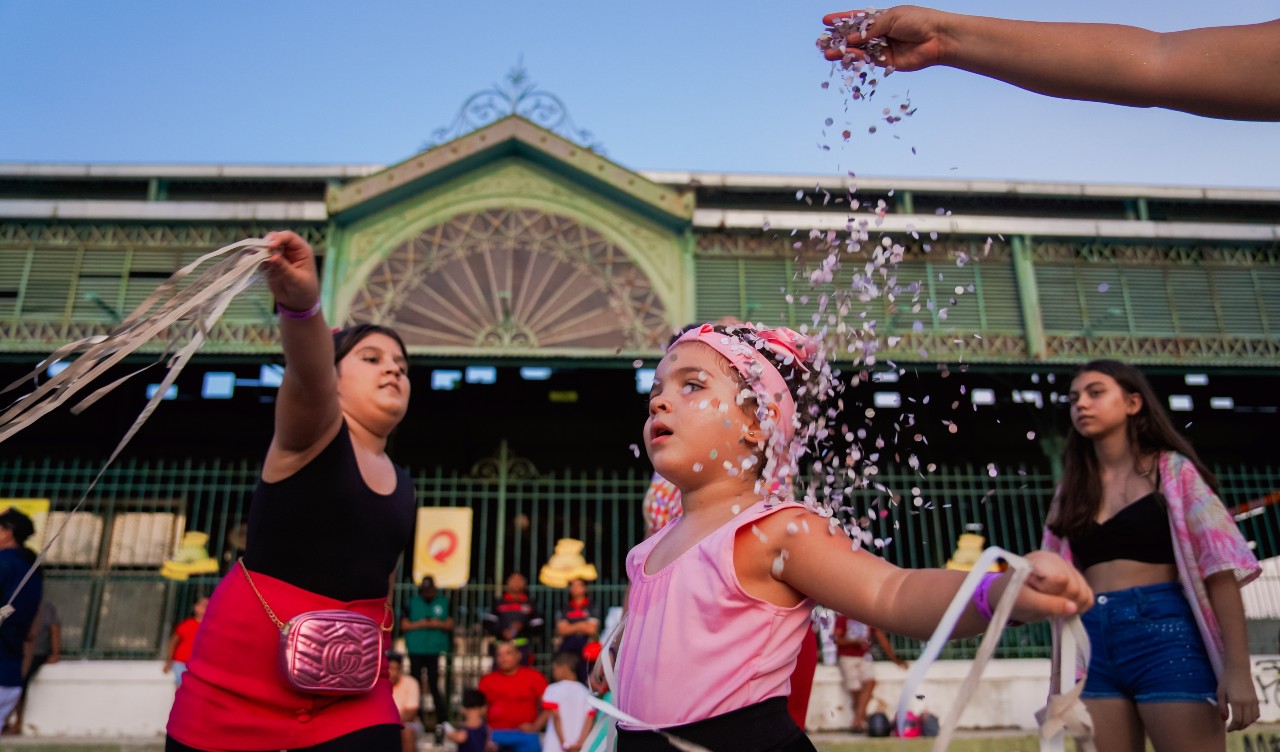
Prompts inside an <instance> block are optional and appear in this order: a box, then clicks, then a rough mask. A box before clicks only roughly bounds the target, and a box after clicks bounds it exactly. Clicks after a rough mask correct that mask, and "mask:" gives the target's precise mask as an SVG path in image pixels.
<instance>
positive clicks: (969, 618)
mask: <svg viewBox="0 0 1280 752" xmlns="http://www.w3.org/2000/svg"><path fill="white" fill-rule="evenodd" d="M806 524H807V527H808V532H805V530H804V528H805V525H806ZM755 527H757V528H758V529H759V531H760V533H761V534H759V535H757V534H754V533H753V531H752V530H751V528H752V526H746V527H745V528H743V529H742V530H740V531H739V532H738V535H737V539H736V544H735V548H734V563H735V565H736V569H737V573H738V578H739V581H740V582H741V583H742V585H743V587H744V589H746V590H747V592H748V593H750V594H752V595H754V596H756V597H758V598H763V599H764V600H767V601H769V602H771V603H776V604H779V605H794V604H795V603H798V602H799V601H800V600H801V599H803V597H804V596H808V597H810V598H812V599H814V600H815V601H817V602H819V603H821V604H823V605H825V606H828V607H830V608H833V609H835V610H836V611H838V612H840V613H842V614H846V615H848V616H851V617H853V618H854V619H857V620H858V621H861V622H864V623H866V624H868V625H871V626H876V627H879V628H881V629H884V630H886V631H889V632H893V633H895V634H901V635H906V636H908V637H915V638H917V639H928V638H929V636H930V635H932V633H933V630H934V629H936V628H937V626H938V623H939V622H940V621H941V620H942V615H943V614H944V613H945V612H946V610H947V607H948V606H949V605H950V602H951V599H952V597H953V596H954V595H955V593H956V592H957V591H958V590H959V589H960V584H961V582H963V580H964V578H965V575H966V573H965V572H959V571H951V570H945V569H900V568H898V567H896V566H894V565H892V564H890V563H888V562H886V561H885V560H883V559H881V558H880V557H878V556H873V555H872V554H869V553H867V552H866V551H862V550H857V551H855V550H853V548H852V545H853V542H852V541H851V540H850V539H849V537H848V536H846V535H845V533H844V531H843V530H840V529H839V528H836V530H835V532H834V533H832V532H828V526H827V521H826V520H825V519H824V518H822V517H819V516H818V515H816V514H814V513H812V512H809V511H808V510H804V509H800V508H797V509H795V510H784V511H781V512H777V513H775V514H772V515H770V516H768V517H766V518H764V519H762V520H760V522H759V523H757V525H756V526H755ZM792 531H794V532H792ZM784 551H785V554H784V553H783V552H784ZM779 558H781V561H782V567H781V570H780V571H777V572H776V574H775V570H776V569H777V568H776V567H775V562H776V561H777V560H778V559H779ZM1026 558H1027V559H1028V560H1029V561H1030V562H1031V564H1032V566H1033V568H1034V572H1033V573H1032V575H1031V576H1030V577H1028V578H1027V581H1026V585H1025V586H1024V587H1023V589H1022V592H1020V593H1019V594H1018V599H1017V602H1016V604H1015V605H1014V609H1013V615H1012V618H1013V619H1015V620H1017V621H1024V622H1026V621H1039V620H1041V619H1045V618H1048V617H1050V616H1071V615H1074V614H1077V613H1082V612H1083V611H1085V610H1087V609H1088V607H1089V605H1090V604H1091V602H1092V599H1093V594H1092V592H1091V591H1090V590H1089V586H1088V584H1087V583H1086V582H1085V580H1084V577H1083V576H1082V575H1081V574H1080V573H1079V572H1078V571H1076V569H1075V568H1074V567H1072V566H1071V565H1069V564H1067V563H1066V562H1065V561H1063V560H1062V558H1061V557H1059V556H1057V555H1056V554H1051V553H1048V552H1045V551H1036V552H1033V553H1030V554H1028V555H1027V556H1026ZM1010 576H1011V575H1010V574H1009V573H1005V574H1003V575H1001V576H1000V578H999V579H997V580H996V581H995V582H994V583H992V586H991V592H990V602H991V603H992V604H993V606H994V604H995V603H996V602H997V601H998V600H999V599H1000V597H1001V596H1002V595H1003V594H1004V589H1005V586H1006V585H1007V584H1008V581H1009V578H1010ZM986 627H987V622H986V620H984V619H983V618H982V617H981V616H980V615H979V614H978V611H977V609H976V608H975V607H974V606H972V605H970V606H969V607H968V608H967V609H966V610H965V612H964V614H963V616H962V617H961V619H960V622H959V624H958V625H957V626H956V630H955V632H954V633H953V635H952V636H953V637H965V636H969V635H975V634H978V633H980V632H982V631H983V630H984V629H986Z"/></svg>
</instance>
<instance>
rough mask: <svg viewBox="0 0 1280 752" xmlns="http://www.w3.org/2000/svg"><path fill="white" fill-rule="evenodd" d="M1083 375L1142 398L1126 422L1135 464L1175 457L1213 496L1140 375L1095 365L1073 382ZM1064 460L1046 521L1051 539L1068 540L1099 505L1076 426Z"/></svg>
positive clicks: (1094, 459)
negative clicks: (1102, 378) (1186, 463)
mask: <svg viewBox="0 0 1280 752" xmlns="http://www.w3.org/2000/svg"><path fill="white" fill-rule="evenodd" d="M1082 373H1100V374H1103V375H1105V376H1110V377H1111V378H1113V379H1115V381H1116V384H1118V385H1119V386H1120V388H1121V389H1123V390H1124V391H1125V392H1126V393H1127V394H1137V395H1138V396H1140V397H1141V398H1142V407H1141V409H1139V410H1138V412H1137V413H1136V414H1134V415H1131V416H1129V419H1128V420H1127V421H1126V422H1125V432H1126V434H1127V435H1128V439H1129V449H1130V451H1132V452H1133V454H1134V462H1135V463H1137V462H1138V460H1139V459H1140V458H1142V457H1145V456H1147V455H1152V454H1155V453H1157V452H1162V451H1174V452H1177V453H1178V454H1181V455H1182V456H1184V457H1186V458H1187V459H1189V460H1191V462H1192V463H1193V464H1194V465H1195V467H1196V470H1198V471H1199V472H1200V476H1201V477H1202V478H1204V480H1205V482H1206V483H1208V484H1209V487H1210V488H1212V489H1213V491H1214V493H1217V491H1218V479H1217V478H1216V477H1215V476H1214V474H1213V473H1211V472H1209V469H1208V468H1207V467H1205V466H1204V463H1203V462H1201V461H1200V457H1199V456H1198V455H1196V451H1195V450H1194V449H1192V448H1191V444H1190V443H1188V442H1187V440H1186V439H1185V438H1183V436H1182V434H1180V433H1178V429H1176V428H1174V426H1173V421H1172V420H1170V419H1169V414H1168V412H1166V411H1165V409H1164V406H1163V405H1162V404H1161V403H1160V399H1159V397H1157V396H1156V393H1155V390H1154V389H1152V388H1151V382H1149V381H1147V377H1146V376H1145V375H1144V374H1143V373H1142V371H1139V370H1138V369H1137V368H1134V367H1133V366H1131V365H1128V364H1125V363H1121V362H1120V361H1118V360H1094V361H1090V362H1088V363H1085V364H1084V365H1083V366H1080V367H1079V368H1078V369H1076V372H1075V373H1074V374H1072V379H1075V378H1076V377H1078V376H1079V375H1080V374H1082ZM1062 459H1063V461H1062V485H1061V486H1060V487H1059V488H1058V494H1057V497H1056V499H1055V504H1054V506H1055V510H1054V512H1053V513H1052V514H1051V515H1050V519H1049V529H1050V530H1052V531H1053V533H1054V534H1055V535H1058V536H1060V537H1064V538H1069V537H1071V536H1072V535H1076V534H1079V533H1081V532H1084V531H1085V530H1086V529H1087V528H1088V526H1089V523H1091V522H1093V520H1094V519H1095V518H1096V517H1097V516H1098V507H1099V506H1101V504H1102V474H1101V472H1100V471H1099V468H1098V456H1097V454H1096V453H1095V452H1094V448H1093V441H1092V440H1090V439H1087V438H1085V437H1084V436H1082V435H1081V434H1080V432H1079V431H1077V430H1075V427H1074V426H1073V427H1072V428H1071V430H1070V431H1069V432H1068V433H1067V448H1066V451H1065V453H1064V454H1063V458H1062Z"/></svg>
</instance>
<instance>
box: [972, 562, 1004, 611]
mask: <svg viewBox="0 0 1280 752" xmlns="http://www.w3.org/2000/svg"><path fill="white" fill-rule="evenodd" d="M999 576H1000V574H999V573H998V572H988V573H987V574H985V575H983V577H982V582H979V583H978V588H977V589H976V590H974V591H973V607H974V608H976V609H978V615H979V616H981V617H982V618H983V619H984V620H986V621H991V615H992V613H993V610H992V608H991V583H992V582H995V580H996V578H998V577H999Z"/></svg>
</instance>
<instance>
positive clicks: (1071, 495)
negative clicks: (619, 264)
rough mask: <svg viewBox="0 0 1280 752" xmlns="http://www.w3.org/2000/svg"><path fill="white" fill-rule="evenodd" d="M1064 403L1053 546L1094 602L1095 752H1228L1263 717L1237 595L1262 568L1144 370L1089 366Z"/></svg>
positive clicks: (1088, 694) (1087, 623)
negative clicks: (1235, 733) (1239, 733)
mask: <svg viewBox="0 0 1280 752" xmlns="http://www.w3.org/2000/svg"><path fill="white" fill-rule="evenodd" d="M1068 398H1069V399H1070V402H1071V423H1072V431H1071V432H1070V434H1069V436H1068V438H1067V446H1066V451H1065V453H1064V462H1063V466H1064V467H1063V478H1062V485H1061V486H1060V487H1059V489H1058V493H1057V495H1056V497H1055V499H1054V501H1053V505H1052V506H1051V508H1050V514H1049V522H1048V526H1047V531H1046V535H1045V548H1047V549H1048V550H1051V551H1054V552H1057V553H1063V554H1066V553H1067V552H1068V546H1069V553H1070V556H1071V558H1072V560H1073V561H1074V563H1075V565H1076V566H1077V567H1078V568H1079V569H1080V571H1081V572H1082V573H1083V574H1084V577H1085V579H1086V580H1087V581H1088V583H1089V586H1090V587H1091V588H1092V589H1093V592H1094V594H1095V602H1094V606H1093V608H1091V609H1090V610H1089V611H1087V612H1086V613H1085V614H1084V615H1083V616H1082V617H1081V621H1082V622H1083V623H1084V627H1085V629H1086V631H1087V632H1088V634H1089V641H1090V643H1091V651H1090V655H1091V658H1090V663H1089V674H1088V678H1087V680H1086V683H1085V686H1084V692H1083V694H1082V695H1081V696H1082V698H1083V699H1084V703H1085V706H1086V707H1087V708H1088V710H1089V714H1090V715H1091V716H1092V718H1093V727H1094V740H1095V742H1096V743H1097V747H1098V750H1099V752H1121V751H1123V752H1130V751H1131V750H1141V749H1145V742H1144V739H1143V737H1144V736H1145V737H1147V738H1149V739H1150V740H1151V742H1152V746H1154V748H1155V750H1156V752H1184V751H1185V752H1208V751H1209V750H1225V749H1226V731H1228V730H1236V729H1238V728H1243V727H1245V726H1248V725H1249V724H1250V723H1252V722H1253V721H1255V720H1257V718H1258V699H1257V695H1256V694H1255V691H1254V688H1253V680H1252V676H1251V674H1250V664H1249V651H1248V644H1247V638H1246V633H1245V618H1244V607H1243V605H1242V603H1241V598H1240V591H1239V584H1240V583H1241V582H1247V581H1248V580H1249V579H1251V578H1252V577H1256V576H1257V575H1256V572H1257V562H1256V560H1255V559H1254V557H1253V554H1252V553H1251V552H1250V551H1249V549H1248V545H1247V543H1246V541H1245V540H1244V538H1243V537H1242V536H1241V535H1240V532H1239V530H1238V529H1237V528H1236V526H1235V523H1234V521H1233V520H1232V519H1231V516H1230V513H1229V512H1227V510H1226V508H1225V507H1224V506H1223V505H1222V502H1221V500H1219V499H1218V497H1217V495H1216V480H1215V479H1214V476H1213V474H1212V473H1211V472H1210V471H1209V470H1208V468H1206V467H1205V466H1204V464H1203V463H1201V462H1200V459H1199V458H1198V457H1197V456H1196V453H1195V451H1194V450H1193V449H1192V448H1191V445H1190V444H1189V443H1187V441H1186V439H1184V438H1183V437H1182V436H1181V435H1180V434H1179V433H1178V431H1177V429H1176V428H1174V426H1173V423H1172V421H1171V420H1170V419H1169V416H1168V415H1167V414H1166V413H1165V411H1164V409H1163V408H1162V407H1161V405H1160V401H1159V398H1158V397H1157V396H1156V394H1155V392H1154V391H1153V390H1152V388H1151V385H1150V383H1149V382H1148V381H1147V379H1146V377H1145V376H1144V375H1143V374H1142V372H1141V371H1139V370H1138V369H1137V368H1134V367H1133V366H1130V365H1126V364H1124V363H1120V362H1118V361H1114V360H1096V361H1093V362H1091V363H1087V364H1085V365H1084V366H1082V367H1081V368H1080V369H1079V370H1078V371H1077V372H1076V374H1075V376H1074V378H1073V379H1072V381H1071V387H1070V391H1069V392H1068ZM1064 541H1065V543H1064ZM1202 595H1203V597H1202ZM1228 710H1229V711H1230V715H1231V724H1230V726H1227V725H1226V724H1225V723H1224V721H1225V720H1226V719H1227V713H1228Z"/></svg>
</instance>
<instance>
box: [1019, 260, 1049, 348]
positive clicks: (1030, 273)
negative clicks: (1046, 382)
mask: <svg viewBox="0 0 1280 752" xmlns="http://www.w3.org/2000/svg"><path fill="white" fill-rule="evenodd" d="M1031 255H1032V254H1031V236H1030V235H1018V236H1014V238H1013V276H1014V279H1015V280H1017V283H1018V302H1019V304H1020V306H1021V308H1022V325H1023V327H1024V328H1025V330H1026V333H1027V354H1028V355H1030V356H1031V357H1032V358H1034V359H1035V360H1044V359H1045V358H1047V357H1048V355H1049V353H1048V349H1047V347H1046V345H1045V340H1044V320H1043V319H1042V318H1041V317H1040V288H1039V287H1038V286H1037V285H1036V268H1035V263H1034V262H1033V261H1032V258H1031Z"/></svg>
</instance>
